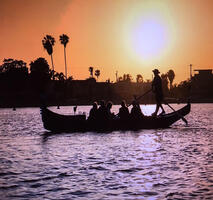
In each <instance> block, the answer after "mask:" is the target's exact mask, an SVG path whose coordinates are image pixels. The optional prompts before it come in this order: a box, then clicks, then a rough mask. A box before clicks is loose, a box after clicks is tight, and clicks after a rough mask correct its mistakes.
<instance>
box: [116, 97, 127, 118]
mask: <svg viewBox="0 0 213 200" xmlns="http://www.w3.org/2000/svg"><path fill="white" fill-rule="evenodd" d="M118 117H119V118H120V119H121V120H127V119H129V109H128V108H127V106H126V102H125V101H124V100H123V101H122V102H121V107H120V108H119V113H118Z"/></svg>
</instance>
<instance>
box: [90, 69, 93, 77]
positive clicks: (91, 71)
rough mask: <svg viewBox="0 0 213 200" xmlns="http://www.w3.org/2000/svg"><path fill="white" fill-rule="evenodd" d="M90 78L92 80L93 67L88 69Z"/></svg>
mask: <svg viewBox="0 0 213 200" xmlns="http://www.w3.org/2000/svg"><path fill="white" fill-rule="evenodd" d="M89 72H90V76H91V77H92V78H93V67H89Z"/></svg>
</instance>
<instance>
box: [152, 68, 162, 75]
mask: <svg viewBox="0 0 213 200" xmlns="http://www.w3.org/2000/svg"><path fill="white" fill-rule="evenodd" d="M152 72H153V73H154V75H155V76H156V75H158V74H160V72H159V70H158V69H154V70H152Z"/></svg>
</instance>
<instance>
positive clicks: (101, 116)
mask: <svg viewBox="0 0 213 200" xmlns="http://www.w3.org/2000/svg"><path fill="white" fill-rule="evenodd" d="M107 119H108V110H107V107H106V105H105V102H104V100H102V101H100V106H99V108H98V120H99V121H101V122H103V121H104V120H107Z"/></svg>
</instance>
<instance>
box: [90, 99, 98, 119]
mask: <svg viewBox="0 0 213 200" xmlns="http://www.w3.org/2000/svg"><path fill="white" fill-rule="evenodd" d="M97 119H98V104H97V102H94V103H93V105H92V108H91V110H90V112H89V117H88V120H91V121H97Z"/></svg>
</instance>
